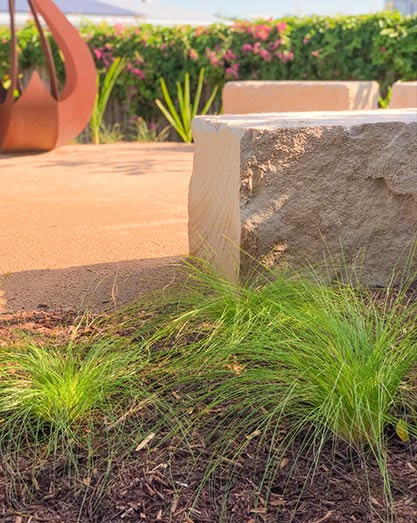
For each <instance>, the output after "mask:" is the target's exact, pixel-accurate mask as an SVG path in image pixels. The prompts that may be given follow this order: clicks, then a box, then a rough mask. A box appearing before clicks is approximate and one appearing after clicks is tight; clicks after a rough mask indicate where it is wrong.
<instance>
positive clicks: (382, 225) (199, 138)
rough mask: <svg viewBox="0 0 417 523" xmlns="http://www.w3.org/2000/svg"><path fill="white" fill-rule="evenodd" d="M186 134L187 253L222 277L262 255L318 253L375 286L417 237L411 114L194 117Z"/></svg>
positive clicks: (403, 259) (281, 262)
mask: <svg viewBox="0 0 417 523" xmlns="http://www.w3.org/2000/svg"><path fill="white" fill-rule="evenodd" d="M194 136H195V142H196V149H195V163H194V171H193V176H192V179H191V185H190V195H189V235H190V252H191V254H192V255H194V256H197V257H202V258H205V259H209V260H210V261H212V262H214V263H215V265H216V266H217V268H218V269H219V270H220V271H221V272H222V273H223V274H224V275H225V276H227V277H228V278H229V279H231V280H233V281H236V280H237V279H238V274H239V271H240V273H241V275H243V276H246V275H247V274H248V273H249V272H250V271H251V270H253V268H254V266H256V264H257V262H259V261H261V262H263V263H265V264H267V265H269V266H289V267H293V268H301V267H304V266H306V265H307V264H312V265H313V266H317V265H321V264H322V263H323V262H326V263H327V265H329V264H330V265H331V264H332V263H334V265H335V269H334V270H335V271H337V270H338V268H339V267H340V266H343V268H347V267H350V266H352V265H354V264H356V265H357V266H360V267H361V268H360V278H361V280H362V281H363V282H365V283H367V284H371V285H384V284H385V283H386V282H387V279H388V278H389V277H390V276H391V274H392V271H393V269H394V268H395V267H397V269H398V268H401V267H405V265H406V263H407V256H408V253H409V252H410V248H411V247H412V245H413V242H414V240H415V239H416V237H417V114H416V111H413V110H404V111H391V110H385V111H370V112H369V111H368V112H364V111H357V112H346V113H340V112H338V113H303V114H269V115H266V114H263V115H250V116H220V117H199V118H197V119H196V120H195V122H194ZM414 267H415V268H417V265H416V264H414ZM326 270H329V267H327V269H326ZM330 270H331V269H330Z"/></svg>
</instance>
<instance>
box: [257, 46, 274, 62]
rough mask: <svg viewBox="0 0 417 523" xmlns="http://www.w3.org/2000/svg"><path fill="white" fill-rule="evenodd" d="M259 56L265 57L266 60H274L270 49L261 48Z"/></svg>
mask: <svg viewBox="0 0 417 523" xmlns="http://www.w3.org/2000/svg"><path fill="white" fill-rule="evenodd" d="M259 56H260V57H261V58H263V59H264V60H265V61H266V62H270V61H271V60H272V55H271V53H270V52H269V51H267V50H266V49H261V52H260V53H259Z"/></svg>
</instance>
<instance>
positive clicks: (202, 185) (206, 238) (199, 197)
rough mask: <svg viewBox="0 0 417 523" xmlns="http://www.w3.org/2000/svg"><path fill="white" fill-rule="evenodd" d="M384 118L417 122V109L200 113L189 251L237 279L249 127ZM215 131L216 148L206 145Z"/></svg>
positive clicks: (346, 125)
mask: <svg viewBox="0 0 417 523" xmlns="http://www.w3.org/2000/svg"><path fill="white" fill-rule="evenodd" d="M380 123H403V124H410V123H417V112H416V111H413V110H410V109H404V110H377V111H347V112H317V113H279V114H277V113H271V114H252V115H220V116H205V117H197V118H196V119H195V120H194V122H193V133H194V139H195V156H194V167H193V174H192V177H191V182H190V190H189V200H188V201H189V245H190V255H191V256H194V257H196V258H201V259H204V260H207V261H209V262H210V263H212V264H213V265H214V267H215V268H216V269H217V270H218V271H219V272H220V273H221V274H222V275H223V276H224V277H225V278H227V279H228V280H230V281H232V282H238V280H239V273H240V267H241V234H242V215H241V209H240V195H241V187H242V183H243V182H244V180H242V179H241V143H242V141H244V140H243V138H244V137H245V135H246V134H247V133H252V132H254V131H259V130H271V131H274V130H279V129H284V128H288V127H289V128H298V129H302V128H315V127H327V128H329V127H341V128H343V129H349V130H350V132H351V133H352V134H354V132H355V130H354V128H355V127H360V126H362V125H372V124H380ZM210 135H211V137H212V138H213V141H212V142H211V143H212V144H213V148H212V149H207V147H206V141H207V138H208V137H209V136H210ZM219 195H221V197H220V198H219ZM207 196H209V197H208V198H207Z"/></svg>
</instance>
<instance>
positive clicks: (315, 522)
mask: <svg viewBox="0 0 417 523" xmlns="http://www.w3.org/2000/svg"><path fill="white" fill-rule="evenodd" d="M335 512H336V511H335V510H330V511H329V512H328V513H327V514H326V515H325V516H323V517H322V518H320V519H316V520H315V521H313V522H312V523H323V522H324V521H328V520H329V519H330V518H331V517H332V516H333V514H334V513H335Z"/></svg>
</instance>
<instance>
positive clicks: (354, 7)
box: [161, 0, 384, 18]
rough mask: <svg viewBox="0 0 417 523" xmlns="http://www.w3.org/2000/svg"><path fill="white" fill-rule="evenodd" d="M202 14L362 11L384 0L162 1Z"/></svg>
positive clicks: (380, 6)
mask: <svg viewBox="0 0 417 523" xmlns="http://www.w3.org/2000/svg"><path fill="white" fill-rule="evenodd" d="M161 2H163V3H166V4H173V5H177V6H182V7H187V8H189V9H192V10H194V11H198V12H200V13H202V14H208V15H212V14H219V13H223V14H225V15H228V16H239V17H242V18H244V17H250V16H274V17H279V16H283V15H285V14H298V15H308V14H312V13H317V14H336V13H346V14H361V13H369V12H372V11H378V10H381V9H383V6H384V0H223V1H222V0H208V1H207V0H161Z"/></svg>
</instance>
